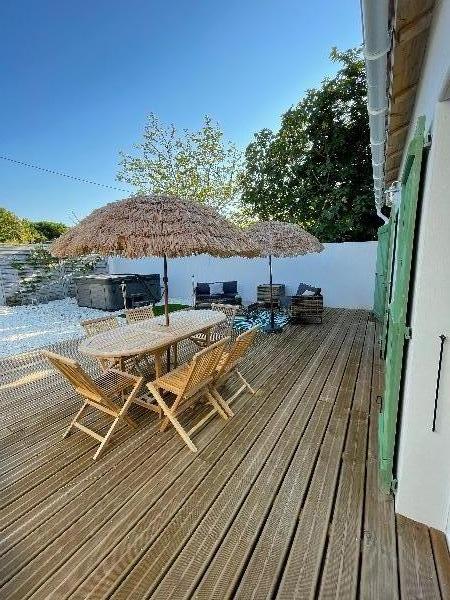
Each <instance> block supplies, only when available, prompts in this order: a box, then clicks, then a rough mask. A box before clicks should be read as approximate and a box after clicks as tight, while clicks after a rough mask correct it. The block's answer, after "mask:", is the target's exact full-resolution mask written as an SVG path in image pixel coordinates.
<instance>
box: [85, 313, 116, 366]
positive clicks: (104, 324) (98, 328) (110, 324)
mask: <svg viewBox="0 0 450 600" xmlns="http://www.w3.org/2000/svg"><path fill="white" fill-rule="evenodd" d="M81 327H82V328H83V329H84V331H85V333H86V335H87V336H88V337H92V336H93V335H97V333H104V332H105V331H111V329H116V328H117V327H119V322H118V321H117V319H116V317H112V316H109V317H100V318H98V319H87V320H86V321H81ZM97 360H98V362H99V364H100V366H101V368H102V369H103V370H105V369H109V368H111V367H113V366H114V365H115V364H116V361H114V360H110V359H108V358H98V359H97Z"/></svg>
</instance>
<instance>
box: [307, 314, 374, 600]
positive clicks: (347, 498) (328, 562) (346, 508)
mask: <svg viewBox="0 0 450 600" xmlns="http://www.w3.org/2000/svg"><path fill="white" fill-rule="evenodd" d="M373 349H374V327H373V326H372V327H371V324H370V323H369V324H368V329H367V333H366V339H365V342H364V348H363V355H362V358H361V366H360V370H359V374H358V384H357V388H356V390H355V397H354V399H353V406H352V411H351V416H350V424H349V429H348V434H347V440H346V442H345V448H344V452H343V455H342V467H341V473H340V479H339V485H338V491H337V497H336V505H335V510H334V514H333V516H332V520H331V532H330V540H329V543H328V548H327V552H326V557H325V562H324V568H323V575H322V581H321V587H320V594H319V597H320V598H339V599H344V598H356V594H357V589H358V574H359V558H360V550H361V548H360V545H361V537H362V536H361V528H362V517H363V505H364V485H365V471H366V460H365V457H366V446H367V432H368V415H369V410H370V391H371V385H372V367H373Z"/></svg>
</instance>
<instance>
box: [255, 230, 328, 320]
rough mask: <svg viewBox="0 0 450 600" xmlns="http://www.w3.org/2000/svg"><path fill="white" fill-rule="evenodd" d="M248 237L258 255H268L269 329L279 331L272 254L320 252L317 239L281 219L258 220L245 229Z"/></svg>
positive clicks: (283, 255)
mask: <svg viewBox="0 0 450 600" xmlns="http://www.w3.org/2000/svg"><path fill="white" fill-rule="evenodd" d="M246 231H247V234H248V236H249V238H250V239H251V240H252V241H253V242H254V243H256V244H257V245H258V247H259V256H267V257H269V282H270V313H271V314H270V317H271V318H270V323H271V326H270V330H271V331H279V328H276V327H275V321H274V319H275V317H274V311H273V295H272V256H275V257H278V258H282V257H287V256H298V255H302V254H309V253H310V252H322V250H323V246H322V244H321V243H320V242H319V240H318V239H317V238H316V237H314V236H313V235H311V234H310V233H308V232H307V231H305V230H304V229H303V228H302V227H300V226H299V225H294V224H293V223H283V222H281V221H258V222H257V223H253V225H250V226H249V227H248V229H247V230H246Z"/></svg>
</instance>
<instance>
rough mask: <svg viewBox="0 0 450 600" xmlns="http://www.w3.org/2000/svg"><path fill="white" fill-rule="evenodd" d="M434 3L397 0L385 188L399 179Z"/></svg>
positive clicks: (425, 0) (390, 75)
mask: <svg viewBox="0 0 450 600" xmlns="http://www.w3.org/2000/svg"><path fill="white" fill-rule="evenodd" d="M435 4H436V2H435V0H397V3H396V9H395V14H394V27H393V40H392V50H391V52H390V57H389V58H390V61H389V62H390V73H389V82H390V84H389V113H388V129H387V131H388V137H387V144H386V162H385V171H384V172H385V187H386V188H387V187H388V186H389V185H390V184H391V183H392V182H393V181H395V180H396V179H398V178H399V169H400V165H401V160H402V155H403V150H404V148H405V144H406V138H407V135H408V129H409V124H410V121H411V117H412V112H413V109H414V102H415V99H416V92H417V87H418V84H419V80H420V74H421V71H422V65H423V61H424V57H425V51H426V48H427V42H428V34H429V30H430V26H431V21H432V18H433V10H434V6H435Z"/></svg>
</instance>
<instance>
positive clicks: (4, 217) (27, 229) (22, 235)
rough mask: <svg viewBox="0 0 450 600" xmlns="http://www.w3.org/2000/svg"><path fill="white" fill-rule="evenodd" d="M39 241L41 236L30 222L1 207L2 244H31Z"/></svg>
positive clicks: (0, 229)
mask: <svg viewBox="0 0 450 600" xmlns="http://www.w3.org/2000/svg"><path fill="white" fill-rule="evenodd" d="M38 240H39V234H38V232H37V231H35V230H34V229H33V227H32V226H31V225H30V223H29V222H28V221H26V220H25V219H20V218H19V217H18V216H16V215H15V214H14V213H13V212H11V211H9V210H7V209H6V208H2V207H0V243H2V244H29V243H31V242H35V241H38Z"/></svg>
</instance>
